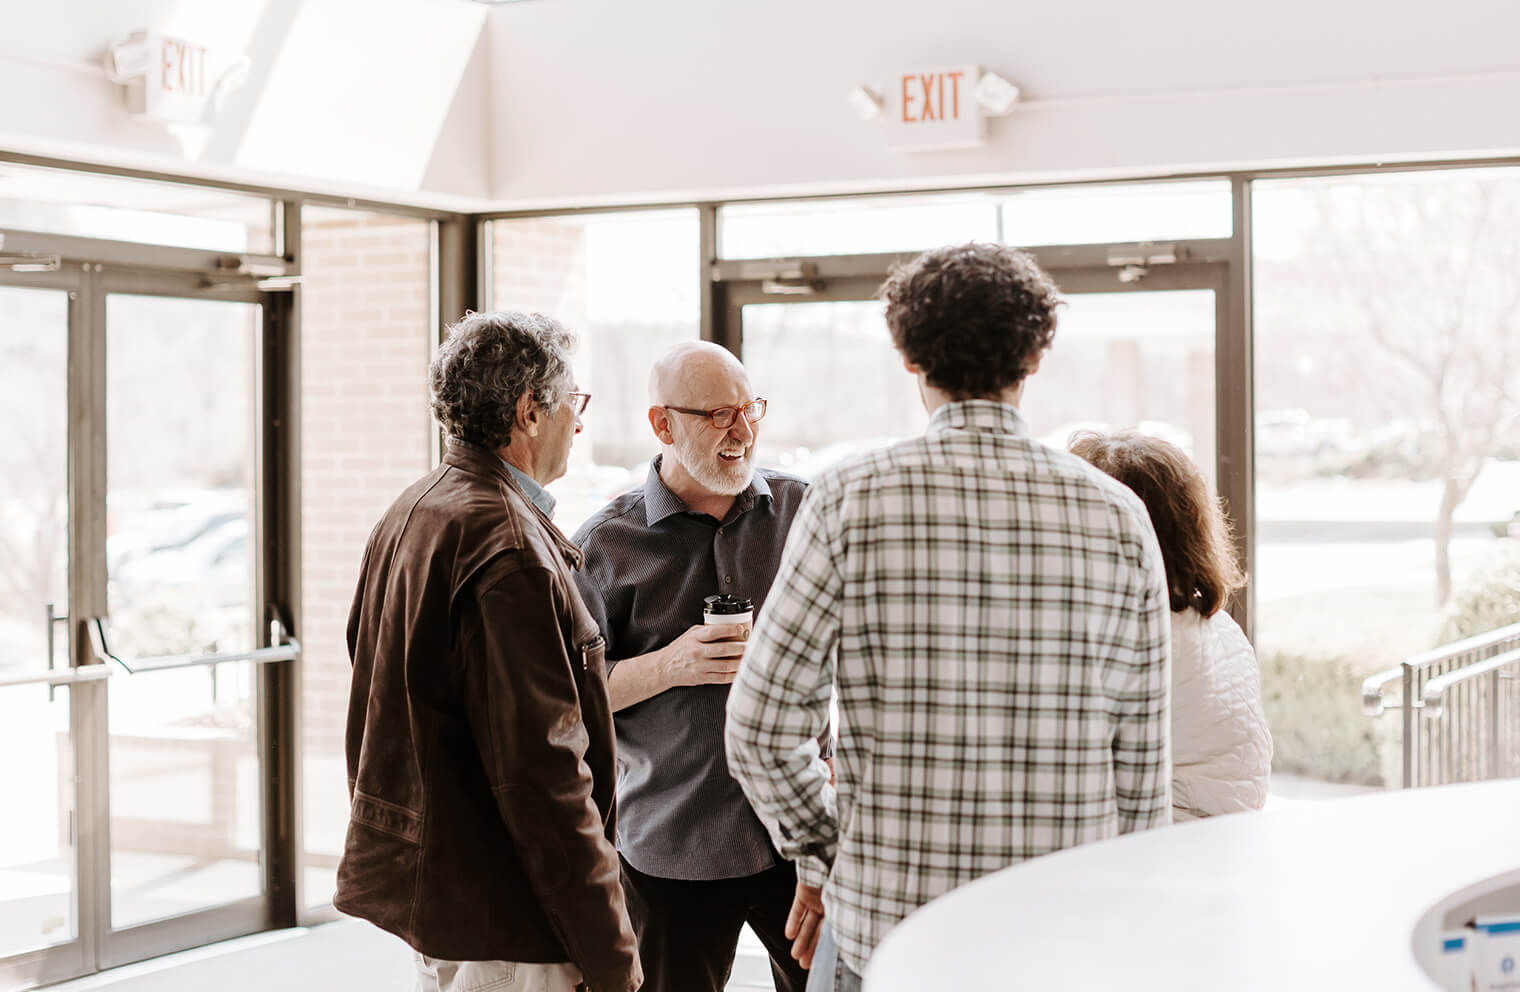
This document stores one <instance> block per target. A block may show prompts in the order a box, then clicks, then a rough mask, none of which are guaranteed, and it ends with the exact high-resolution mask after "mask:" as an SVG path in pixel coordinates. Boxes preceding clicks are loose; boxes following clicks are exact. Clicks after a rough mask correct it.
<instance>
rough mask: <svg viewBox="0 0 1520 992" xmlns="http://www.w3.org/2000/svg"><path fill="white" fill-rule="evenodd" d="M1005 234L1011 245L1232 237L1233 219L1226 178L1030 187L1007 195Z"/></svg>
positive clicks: (1006, 240) (1003, 205)
mask: <svg viewBox="0 0 1520 992" xmlns="http://www.w3.org/2000/svg"><path fill="white" fill-rule="evenodd" d="M1001 206H1002V211H1003V216H1002V236H1003V240H1004V241H1005V242H1007V243H1008V244H1012V245H1082V244H1105V243H1108V242H1113V241H1180V240H1183V239H1186V238H1228V237H1229V236H1230V232H1231V229H1232V227H1233V226H1234V225H1233V216H1234V215H1233V209H1234V208H1233V205H1232V202H1231V199H1230V184H1229V181H1228V180H1224V179H1206V180H1199V181H1194V182H1173V183H1113V184H1108V183H1104V184H1099V185H1091V186H1063V187H1055V188H1049V189H1043V188H1042V189H1029V190H1021V191H1018V192H1015V193H1009V194H1007V195H1006V196H1005V197H1004V198H1003V200H1002V204H1001Z"/></svg>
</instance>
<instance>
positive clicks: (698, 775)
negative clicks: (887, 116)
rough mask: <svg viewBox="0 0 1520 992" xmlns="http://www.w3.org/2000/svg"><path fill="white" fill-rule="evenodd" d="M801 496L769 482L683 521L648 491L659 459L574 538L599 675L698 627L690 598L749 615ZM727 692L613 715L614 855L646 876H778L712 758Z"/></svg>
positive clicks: (715, 688) (697, 609)
mask: <svg viewBox="0 0 1520 992" xmlns="http://www.w3.org/2000/svg"><path fill="white" fill-rule="evenodd" d="M806 488H807V483H806V482H804V481H802V480H801V479H798V478H796V477H794V476H790V475H785V474H783V473H780V472H772V471H769V470H767V469H760V470H758V471H756V473H755V477H754V481H753V482H751V483H750V485H749V487H748V488H747V489H745V490H744V491H743V492H742V493H740V494H739V495H738V496H737V497H736V498H735V499H734V505H733V508H732V509H730V510H729V512H728V515H727V516H726V517H725V518H724V519H723V520H722V521H718V520H715V519H714V518H712V517H710V516H708V515H707V514H705V513H695V512H693V511H691V510H688V509H687V508H686V504H685V503H683V502H681V499H680V498H679V497H678V496H676V494H675V493H673V492H671V491H670V490H669V489H668V488H666V486H665V483H664V482H662V481H660V459H658V458H656V459H655V460H654V462H653V463H651V464H650V466H649V478H648V479H647V480H646V481H645V483H644V485H643V487H642V488H640V489H635V490H633V491H632V492H629V493H626V494H624V495H622V496H619V497H618V498H617V499H615V500H613V501H612V502H611V503H609V504H608V505H607V506H606V507H604V508H603V509H602V510H601V511H600V512H598V513H597V514H596V515H595V516H593V517H592V518H591V519H590V520H588V521H586V523H585V524H584V525H583V526H582V527H581V529H580V531H579V532H577V533H576V535H575V543H576V544H579V545H580V546H581V549H582V550H583V551H584V552H585V555H586V559H585V564H584V566H583V567H582V569H581V570H580V571H579V572H577V573H576V577H575V578H576V582H577V584H578V585H579V586H580V590H581V596H582V598H583V599H584V600H585V601H586V606H587V608H588V609H590V610H591V614H592V616H594V617H596V619H597V622H598V623H599V624H601V628H602V633H603V635H604V636H605V637H606V638H607V671H608V674H609V675H610V674H611V673H612V671H613V669H615V668H616V666H617V663H618V661H621V660H623V659H625V658H633V657H636V656H638V655H641V654H647V653H648V652H650V651H655V650H657V649H659V648H663V647H664V646H665V645H667V644H669V643H670V642H671V641H673V640H675V639H676V638H677V637H679V636H680V635H681V634H682V633H684V632H685V631H686V629H687V628H688V627H690V626H692V625H693V624H699V623H701V622H702V599H703V597H705V596H710V595H712V594H714V593H719V592H731V593H734V594H736V595H739V596H747V597H749V598H750V599H751V600H753V601H754V603H755V610H756V613H757V615H758V613H759V611H760V610H761V609H762V608H763V607H764V605H765V597H766V595H767V594H768V593H769V592H770V588H771V582H772V580H773V579H774V578H775V577H776V569H777V567H778V565H779V564H780V562H781V549H782V546H783V545H784V544H785V543H786V534H787V530H788V529H789V528H790V527H791V524H792V517H793V516H794V515H795V514H796V512H797V508H798V507H799V506H801V505H802V496H803V493H804V492H805V491H806ZM727 703H728V686H726V685H698V686H682V687H678V688H674V689H668V690H666V691H665V692H662V693H660V694H659V695H657V696H653V697H651V698H649V699H646V700H644V701H643V702H641V703H636V704H635V705H633V706H629V707H627V708H626V709H623V710H619V711H618V712H617V713H616V714H614V721H615V723H616V725H617V744H618V766H619V769H618V770H619V775H618V850H619V851H621V852H622V854H623V857H625V858H627V859H628V863H629V864H631V865H633V866H634V867H635V868H637V869H638V870H639V871H641V872H643V873H644V874H646V875H653V876H655V877H657V878H674V879H690V880H702V879H719V878H739V877H742V876H746V875H753V874H756V873H758V872H761V871H764V870H765V869H767V868H769V867H771V866H772V865H774V864H776V863H777V861H778V858H777V855H776V852H775V849H774V848H772V847H771V844H770V840H769V838H768V837H767V836H766V832H765V828H764V827H763V826H761V824H760V821H759V820H758V819H756V818H755V814H754V812H753V811H752V810H751V809H750V806H749V803H748V802H747V801H746V800H745V798H744V795H743V793H741V792H740V791H739V785H738V783H736V782H735V781H734V779H733V777H732V776H730V775H729V773H728V764H727V761H726V759H725V756H724V753H723V720H724V709H725V707H726V705H727Z"/></svg>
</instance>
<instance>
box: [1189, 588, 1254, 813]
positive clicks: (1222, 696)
mask: <svg viewBox="0 0 1520 992" xmlns="http://www.w3.org/2000/svg"><path fill="white" fill-rule="evenodd" d="M1271 767H1272V735H1271V733H1269V732H1268V730H1267V718H1266V716H1265V715H1264V714H1263V713H1262V711H1261V672H1260V670H1259V669H1258V667H1257V665H1256V652H1255V651H1253V650H1251V642H1250V641H1248V640H1246V635H1245V632H1244V631H1242V630H1241V629H1240V626H1239V625H1238V624H1236V623H1235V621H1234V620H1233V619H1232V618H1231V617H1230V615H1229V614H1228V613H1226V612H1224V611H1223V610H1220V611H1219V612H1218V613H1216V614H1214V615H1213V616H1212V617H1205V616H1204V615H1203V614H1201V613H1199V612H1198V611H1197V610H1195V609H1192V608H1189V609H1186V610H1183V611H1182V612H1180V613H1173V614H1172V819H1173V821H1174V822H1180V821H1183V820H1193V819H1197V818H1198V817H1201V816H1217V815H1219V814H1221V813H1235V812H1238V811H1240V810H1246V809H1260V808H1261V806H1262V804H1263V803H1265V802H1266V801H1267V774H1268V772H1269V771H1270V770H1271Z"/></svg>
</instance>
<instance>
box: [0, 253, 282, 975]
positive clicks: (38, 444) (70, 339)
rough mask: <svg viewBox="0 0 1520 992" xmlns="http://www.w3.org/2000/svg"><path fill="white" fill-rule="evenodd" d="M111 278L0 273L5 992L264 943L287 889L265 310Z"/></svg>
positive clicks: (135, 275)
mask: <svg viewBox="0 0 1520 992" xmlns="http://www.w3.org/2000/svg"><path fill="white" fill-rule="evenodd" d="M102 269H103V267H102V266H95V265H76V266H67V265H66V266H64V267H63V269H62V271H60V272H53V273H46V274H28V275H21V274H16V273H9V272H0V748H3V752H0V753H4V754H6V755H9V756H10V759H9V760H7V761H5V762H4V763H3V768H0V790H3V792H0V794H3V795H5V796H6V797H7V798H8V799H10V800H12V801H11V802H10V804H9V805H8V808H7V812H6V815H5V816H3V817H0V987H5V988H30V987H33V986H36V985H40V984H45V983H48V982H52V981H57V980H60V979H63V978H68V977H71V976H74V975H80V974H85V973H88V972H90V971H94V970H98V969H101V968H106V967H110V966H113V965H116V964H122V963H125V962H128V961H134V960H140V959H142V958H145V957H149V956H153V955H156V954H161V953H165V952H168V951H173V950H178V949H182V948H185V947H190V946H194V945H198V944H203V943H206V942H208V941H212V940H217V939H222V938H225V937H230V936H236V935H239V934H244V933H250V932H253V931H256V930H260V929H263V928H265V927H267V926H269V925H270V924H271V921H272V920H273V919H276V918H277V917H278V913H277V912H276V911H275V909H274V907H273V903H272V897H273V894H274V893H273V890H274V889H275V888H277V884H275V883H272V882H271V879H275V878H277V877H281V876H278V875H277V874H276V873H277V872H279V871H287V870H288V864H284V863H278V862H279V859H278V858H272V857H271V850H272V848H271V835H272V831H271V828H270V823H271V822H272V820H271V817H270V816H269V815H268V814H269V813H270V807H271V805H272V802H271V797H276V800H278V797H279V796H280V795H281V793H280V792H279V789H280V787H281V782H280V777H279V776H278V775H277V769H275V768H274V767H272V761H271V760H270V759H269V755H271V754H277V753H279V752H280V751H281V750H283V744H282V742H281V740H280V738H279V737H278V736H277V735H278V734H279V733H281V732H283V731H282V730H281V729H280V728H279V727H277V726H276V724H275V719H274V716H273V715H274V714H276V713H278V707H277V706H276V705H274V703H275V701H274V700H273V699H272V698H271V685H275V684H277V682H278V680H272V679H271V678H270V677H269V671H270V669H271V668H275V667H278V666H280V665H282V664H283V663H285V662H287V661H290V660H293V659H294V658H295V657H296V653H297V651H298V650H299V647H298V645H296V644H295V643H294V642H293V640H291V639H290V638H288V637H287V636H286V635H285V633H284V628H283V626H282V624H281V623H279V622H278V620H279V619H284V615H283V614H277V613H276V612H275V611H273V610H272V606H273V604H272V603H271V602H270V597H269V595H268V593H267V588H268V587H267V585H266V575H267V573H268V570H269V569H273V568H276V567H277V566H278V563H277V562H273V561H271V559H270V555H269V554H267V553H266V554H264V555H261V554H259V553H258V549H259V548H260V547H262V546H263V545H262V544H261V540H260V539H261V536H262V535H263V534H264V533H265V532H266V524H265V519H266V514H267V512H268V508H267V507H266V506H265V504H266V502H267V500H265V499H264V498H263V495H262V494H263V493H264V492H265V491H266V490H265V489H264V488H262V487H269V486H271V480H270V472H271V467H270V465H269V464H267V462H268V461H269V459H270V455H269V452H270V451H272V450H274V449H273V448H272V446H271V445H270V443H269V440H268V428H266V427H265V426H264V425H265V424H266V423H268V422H269V420H270V419H271V418H270V411H269V409H268V407H267V403H268V401H269V397H270V396H271V395H273V394H272V393H271V392H269V391H268V389H267V387H268V384H269V376H270V369H269V368H268V364H269V358H268V356H269V354H270V342H271V340H272V337H271V335H273V333H274V324H273V323H272V321H271V320H270V319H269V318H270V307H271V302H270V297H269V296H268V294H264V293H260V292H258V291H257V290H256V289H254V288H253V287H252V285H251V284H249V285H243V284H235V285H232V286H228V285H210V284H208V283H207V282H206V281H205V280H203V279H202V278H201V277H199V276H195V275H185V276H173V275H165V274H154V273H146V272H127V271H118V272H112V271H109V270H105V271H103V270H102ZM276 617H278V619H276ZM272 620H273V621H274V622H271V621H272ZM285 777H286V778H288V776H285ZM275 805H278V801H276V802H275ZM274 843H275V844H278V843H279V841H278V840H277V839H276V840H275V841H274Z"/></svg>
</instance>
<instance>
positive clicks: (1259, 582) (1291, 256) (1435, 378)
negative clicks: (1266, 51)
mask: <svg viewBox="0 0 1520 992" xmlns="http://www.w3.org/2000/svg"><path fill="white" fill-rule="evenodd" d="M1253 230H1254V236H1255V254H1256V272H1255V276H1254V280H1255V300H1256V313H1255V329H1256V358H1255V364H1256V371H1257V375H1256V479H1257V502H1256V506H1257V542H1258V550H1257V560H1256V567H1255V576H1254V578H1255V582H1256V597H1257V602H1258V605H1259V620H1258V626H1257V641H1258V649H1259V651H1260V653H1261V655H1262V659H1263V673H1264V679H1265V680H1266V683H1267V688H1268V699H1269V704H1270V705H1274V706H1275V707H1276V709H1275V711H1273V712H1269V714H1268V715H1269V717H1270V718H1271V719H1272V723H1273V730H1274V733H1275V735H1276V738H1277V763H1278V766H1279V768H1280V769H1281V770H1285V771H1290V772H1294V773H1298V774H1302V775H1306V776H1312V777H1314V778H1318V779H1325V780H1336V781H1348V782H1356V783H1362V784H1366V785H1384V784H1396V783H1397V781H1398V777H1397V776H1398V763H1397V754H1396V753H1395V745H1394V737H1395V736H1396V735H1395V732H1396V729H1397V728H1396V727H1395V726H1393V724H1394V723H1395V721H1394V719H1393V718H1392V717H1385V718H1383V720H1381V721H1371V720H1368V719H1367V718H1365V717H1363V716H1362V714H1361V713H1360V711H1359V708H1358V686H1359V682H1360V680H1361V678H1362V677H1363V676H1365V675H1367V674H1369V673H1370V672H1373V671H1376V670H1380V669H1384V668H1387V667H1389V666H1391V665H1395V664H1397V663H1398V661H1399V660H1400V659H1401V658H1404V657H1406V656H1408V655H1410V654H1413V653H1415V652H1417V651H1421V650H1424V649H1426V648H1429V647H1431V646H1433V645H1435V644H1438V643H1444V642H1446V641H1449V640H1452V639H1454V638H1456V637H1458V636H1460V635H1463V634H1468V633H1475V632H1477V631H1478V630H1479V629H1483V628H1488V627H1493V626H1498V625H1499V624H1500V623H1501V622H1503V621H1504V620H1506V619H1508V620H1510V621H1514V620H1520V597H1517V596H1516V595H1515V592H1514V590H1515V589H1520V558H1517V556H1516V550H1515V546H1516V544H1517V542H1516V540H1515V536H1516V535H1517V533H1520V527H1516V526H1515V525H1514V521H1515V520H1516V514H1517V512H1520V445H1517V438H1520V288H1517V283H1516V279H1515V272H1516V270H1517V267H1520V247H1517V246H1520V241H1517V239H1516V236H1515V232H1516V231H1517V230H1520V172H1517V171H1516V170H1464V171H1441V172H1425V173H1410V174H1403V175H1376V176H1347V177H1334V178H1324V179H1305V180H1282V181H1272V182H1260V183H1258V184H1257V185H1256V189H1255V196H1254V227H1253ZM1504 604H1509V605H1508V606H1505V605H1504Z"/></svg>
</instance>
